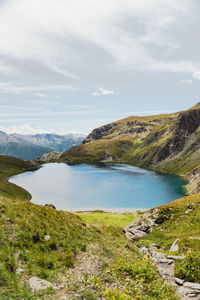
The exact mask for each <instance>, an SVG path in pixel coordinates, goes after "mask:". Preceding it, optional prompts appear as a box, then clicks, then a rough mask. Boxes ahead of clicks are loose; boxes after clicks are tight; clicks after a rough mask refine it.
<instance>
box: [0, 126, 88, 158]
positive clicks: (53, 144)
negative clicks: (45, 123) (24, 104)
mask: <svg viewBox="0 0 200 300" xmlns="http://www.w3.org/2000/svg"><path fill="white" fill-rule="evenodd" d="M83 138H84V136H83V135H78V134H67V135H58V134H35V135H21V134H7V133H5V132H2V131H0V153H1V154H4V155H9V156H14V157H18V158H23V159H29V160H32V159H36V158H38V157H40V156H42V155H43V154H45V153H49V152H52V151H55V150H56V151H61V152H62V151H65V150H67V149H69V148H70V147H72V146H74V145H79V144H80V143H81V142H82V140H83Z"/></svg>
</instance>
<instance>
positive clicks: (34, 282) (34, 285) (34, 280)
mask: <svg viewBox="0 0 200 300" xmlns="http://www.w3.org/2000/svg"><path fill="white" fill-rule="evenodd" d="M28 284H29V286H30V288H31V289H32V290H33V291H41V290H46V289H47V288H50V287H51V288H53V289H54V290H58V287H57V286H55V285H53V284H52V283H51V282H49V281H46V280H44V279H40V278H38V277H31V278H30V279H29V280H28Z"/></svg>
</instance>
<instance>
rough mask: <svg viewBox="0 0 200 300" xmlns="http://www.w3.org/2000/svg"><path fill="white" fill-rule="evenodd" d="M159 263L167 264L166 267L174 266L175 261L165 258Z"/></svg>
mask: <svg viewBox="0 0 200 300" xmlns="http://www.w3.org/2000/svg"><path fill="white" fill-rule="evenodd" d="M158 261H159V263H161V264H165V265H171V264H173V260H172V259H166V258H164V259H159V260H158Z"/></svg>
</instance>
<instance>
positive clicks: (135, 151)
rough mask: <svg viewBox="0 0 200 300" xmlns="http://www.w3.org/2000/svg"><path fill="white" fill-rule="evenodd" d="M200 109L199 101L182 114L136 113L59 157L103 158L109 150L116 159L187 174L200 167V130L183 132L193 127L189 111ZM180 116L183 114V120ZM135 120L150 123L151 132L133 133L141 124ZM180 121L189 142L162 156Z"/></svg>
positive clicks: (71, 159)
mask: <svg viewBox="0 0 200 300" xmlns="http://www.w3.org/2000/svg"><path fill="white" fill-rule="evenodd" d="M199 109H200V105H199V104H198V105H197V106H195V107H193V108H191V109H190V110H188V111H184V112H180V113H181V114H179V113H174V114H167V115H155V116H148V117H134V116H133V117H129V118H126V119H122V120H119V121H117V122H115V124H116V126H115V127H114V129H113V130H112V131H111V132H107V133H105V134H104V135H103V136H102V138H101V139H96V140H92V141H91V142H88V143H85V144H83V145H80V146H76V147H72V148H71V149H70V150H68V151H66V152H64V153H63V155H62V156H61V158H60V160H61V161H64V162H71V163H80V162H88V161H89V162H92V161H99V160H104V152H105V150H106V151H108V152H109V153H110V154H111V155H112V160H113V161H117V162H124V163H130V164H133V165H136V166H139V167H143V168H149V169H153V170H157V171H162V172H170V173H176V174H179V175H185V174H187V173H188V172H191V171H192V170H194V169H195V168H198V167H200V156H199V146H197V145H199V136H200V132H199V131H198V129H197V130H196V131H194V133H193V134H190V133H189V134H188V132H187V131H185V132H184V130H185V128H184V126H185V125H186V126H187V125H188V126H190V124H189V122H188V120H191V119H192V117H190V115H189V114H192V113H193V112H195V111H197V112H198V111H199ZM181 116H183V118H182V119H181ZM184 118H185V122H184V120H183V119H184ZM136 121H139V122H141V123H143V124H146V125H148V126H147V127H148V128H149V129H148V132H147V133H144V132H143V133H137V134H135V133H133V132H132V133H130V132H129V131H128V130H129V129H131V128H136V127H137V126H138V125H137V124H136V125H133V124H134V122H136ZM181 122H182V126H183V128H182V129H183V132H181V135H182V136H184V135H185V134H186V135H187V134H188V141H187V142H186V143H185V141H184V142H182V143H184V144H185V148H184V150H183V151H182V150H181V151H178V150H177V149H176V147H174V150H171V151H172V152H171V153H170V154H169V155H168V156H166V157H165V158H163V159H162V157H161V156H162V154H163V153H165V152H166V151H168V150H169V149H168V148H170V147H171V144H173V143H175V144H176V140H177V134H178V133H180V131H179V129H177V130H176V127H177V128H178V126H180V124H181ZM191 123H192V122H191ZM131 124H132V125H131ZM131 126H132V127H131ZM134 126H136V127H134ZM191 127H192V125H191ZM187 129H188V128H187ZM178 137H179V136H178ZM170 141H171V142H170ZM177 143H179V144H181V141H180V140H179V141H178V142H177ZM179 144H178V145H177V148H178V146H179ZM193 144H194V146H193ZM175 146H176V145H175ZM169 151H170V150H169ZM105 160H106V158H105Z"/></svg>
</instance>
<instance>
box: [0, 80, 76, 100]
mask: <svg viewBox="0 0 200 300" xmlns="http://www.w3.org/2000/svg"><path fill="white" fill-rule="evenodd" d="M72 90H74V88H73V87H70V86H67V85H41V86H28V85H24V86H22V85H18V84H15V83H0V92H2V93H11V94H23V93H27V92H40V91H72ZM35 96H38V97H45V94H42V93H36V94H35Z"/></svg>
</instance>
